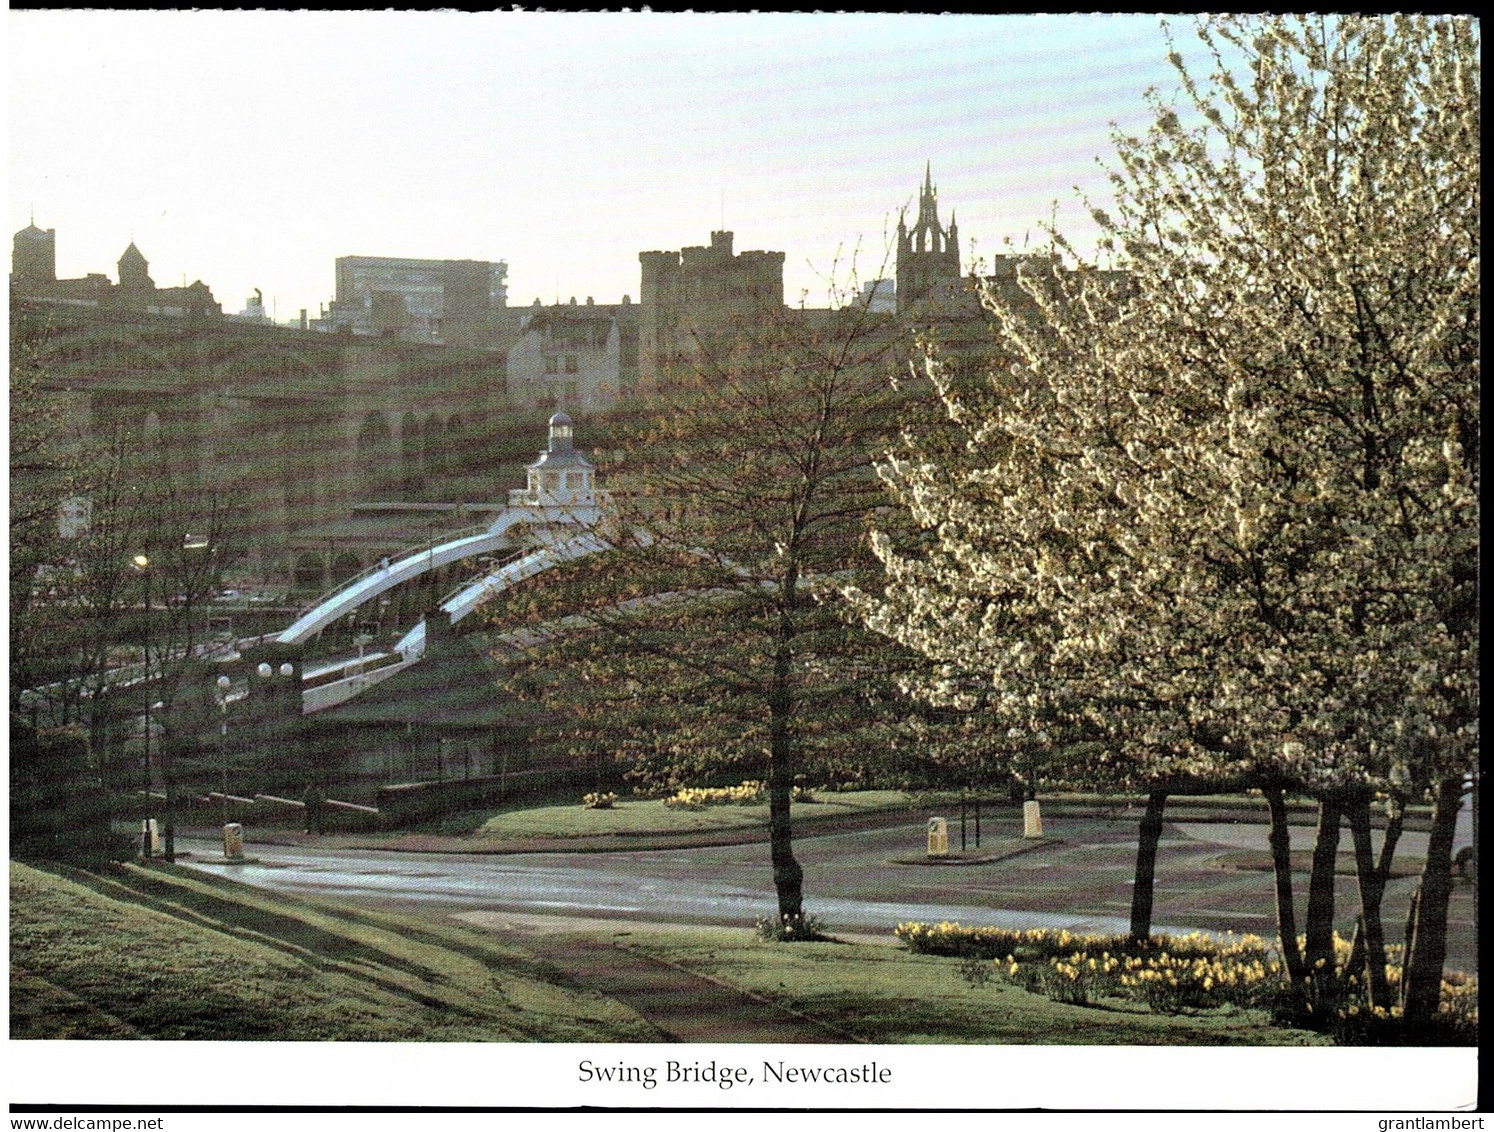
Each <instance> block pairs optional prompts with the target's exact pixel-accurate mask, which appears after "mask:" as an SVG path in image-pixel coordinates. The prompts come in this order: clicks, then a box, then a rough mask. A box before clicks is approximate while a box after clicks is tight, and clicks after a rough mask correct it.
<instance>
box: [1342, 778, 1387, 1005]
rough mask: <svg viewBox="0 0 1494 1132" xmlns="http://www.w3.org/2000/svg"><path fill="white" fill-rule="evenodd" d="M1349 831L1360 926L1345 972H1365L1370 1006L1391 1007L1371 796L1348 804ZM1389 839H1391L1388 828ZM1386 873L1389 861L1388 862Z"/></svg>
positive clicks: (1382, 887) (1382, 891)
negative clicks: (1372, 828) (1386, 974)
mask: <svg viewBox="0 0 1494 1132" xmlns="http://www.w3.org/2000/svg"><path fill="white" fill-rule="evenodd" d="M1345 812H1346V813H1347V815H1348V818H1349V832H1350V833H1351V834H1352V835H1353V838H1354V872H1355V874H1356V875H1357V876H1358V878H1359V927H1358V930H1356V931H1355V933H1354V949H1353V953H1352V954H1351V955H1350V957H1349V965H1348V967H1347V968H1345V972H1344V973H1345V974H1346V975H1351V976H1353V975H1360V974H1363V976H1364V978H1365V990H1366V993H1367V994H1368V997H1369V1004H1370V1005H1371V1006H1383V1007H1385V1008H1386V1009H1387V1010H1388V1009H1390V988H1389V986H1388V984H1387V983H1386V981H1385V928H1384V924H1383V922H1382V920H1381V919H1380V901H1381V898H1382V897H1383V896H1384V895H1385V879H1384V877H1383V876H1382V875H1381V872H1380V870H1379V868H1377V867H1376V865H1375V858H1374V848H1373V846H1372V845H1371V843H1370V796H1369V795H1368V794H1367V793H1361V794H1358V795H1357V796H1355V797H1354V798H1353V799H1352V800H1351V801H1350V802H1349V804H1348V806H1347V807H1346V810H1345ZM1386 840H1387V841H1389V836H1388V831H1387V837H1386ZM1386 871H1387V872H1388V871H1389V869H1388V862H1387V870H1386Z"/></svg>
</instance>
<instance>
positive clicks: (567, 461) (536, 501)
mask: <svg viewBox="0 0 1494 1132" xmlns="http://www.w3.org/2000/svg"><path fill="white" fill-rule="evenodd" d="M574 428H575V426H574V424H573V423H572V421H571V418H570V417H569V416H567V415H566V414H565V413H556V414H555V415H554V416H553V417H551V418H550V447H549V448H548V449H547V450H545V451H544V452H541V453H540V455H539V459H538V460H536V461H535V462H534V463H532V464H530V465H529V467H528V469H526V470H527V471H528V473H529V483H528V486H527V487H523V488H519V489H516V490H514V491H510V492H509V493H508V505H509V506H510V507H595V506H596V503H597V491H596V474H597V473H596V467H595V465H593V464H592V462H591V461H590V460H588V459H587V458H586V457H585V456H583V455H581V453H579V452H577V451H576V447H575V442H574V440H573V432H574Z"/></svg>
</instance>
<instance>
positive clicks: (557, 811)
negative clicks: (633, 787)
mask: <svg viewBox="0 0 1494 1132" xmlns="http://www.w3.org/2000/svg"><path fill="white" fill-rule="evenodd" d="M910 805H911V801H910V799H909V796H908V795H907V794H904V793H903V792H901V791H898V790H862V791H857V792H855V793H845V794H819V795H816V797H815V800H814V801H812V802H803V801H796V802H795V803H794V808H793V813H794V823H795V824H796V825H801V824H813V823H814V822H816V821H821V820H824V819H826V818H846V817H855V816H857V815H862V814H872V813H882V812H888V811H892V812H900V811H904V810H907V809H908V808H909V806H910ZM767 826H768V805H767V803H766V802H763V803H761V804H757V805H746V806H744V805H719V806H706V807H703V808H702V809H698V810H685V809H674V808H671V807H669V806H666V805H665V804H664V800H663V799H662V798H620V799H618V800H617V801H616V802H615V803H613V805H612V808H611V809H605V810H596V809H585V808H583V807H582V806H581V805H579V804H577V803H570V804H564V805H551V806H538V807H535V808H532V809H513V810H504V811H499V812H495V813H493V814H492V815H491V816H488V817H486V818H484V819H483V820H482V821H481V824H479V825H478V826H477V828H476V830H475V831H474V833H473V836H474V837H476V838H488V839H499V840H515V839H523V838H534V837H605V836H614V835H618V834H624V835H630V836H645V835H649V834H675V833H691V832H706V831H716V830H734V829H759V828H760V829H766V828H767Z"/></svg>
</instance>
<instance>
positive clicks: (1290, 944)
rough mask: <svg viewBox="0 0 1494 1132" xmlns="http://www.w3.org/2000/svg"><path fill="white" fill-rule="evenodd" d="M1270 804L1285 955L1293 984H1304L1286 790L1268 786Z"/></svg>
mask: <svg viewBox="0 0 1494 1132" xmlns="http://www.w3.org/2000/svg"><path fill="white" fill-rule="evenodd" d="M1264 793H1265V795H1266V805H1267V807H1269V809H1270V811H1271V832H1270V841H1271V868H1272V871H1273V872H1274V873H1275V874H1276V924H1277V928H1278V934H1279V935H1280V936H1281V959H1282V962H1283V963H1285V964H1286V969H1287V976H1288V978H1290V979H1291V982H1292V985H1293V986H1296V987H1300V986H1301V985H1302V979H1303V976H1304V974H1305V972H1304V971H1303V969H1302V952H1301V950H1300V948H1299V947H1298V945H1297V912H1296V909H1295V908H1293V906H1292V835H1291V831H1290V830H1289V829H1288V828H1287V811H1286V798H1285V791H1283V790H1282V789H1281V788H1280V787H1279V786H1278V787H1267V788H1266V789H1265V791H1264Z"/></svg>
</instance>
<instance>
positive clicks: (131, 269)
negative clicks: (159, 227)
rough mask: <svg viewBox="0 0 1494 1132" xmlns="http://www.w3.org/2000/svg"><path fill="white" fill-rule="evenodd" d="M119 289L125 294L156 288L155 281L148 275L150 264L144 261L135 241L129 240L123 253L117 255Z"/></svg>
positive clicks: (134, 293) (144, 292)
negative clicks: (128, 244)
mask: <svg viewBox="0 0 1494 1132" xmlns="http://www.w3.org/2000/svg"><path fill="white" fill-rule="evenodd" d="M117 266H118V268H119V289H120V291H121V292H122V293H124V294H126V295H137V294H138V295H144V294H148V293H149V292H151V291H154V290H155V289H156V285H155V282H154V281H153V280H152V279H151V277H150V264H149V263H147V262H146V260H145V256H143V255H142V254H141V253H140V249H139V248H137V247H136V246H135V241H134V240H131V241H130V246H129V247H127V248H125V250H124V254H123V255H121V256H120V257H119V263H118V265H117Z"/></svg>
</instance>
